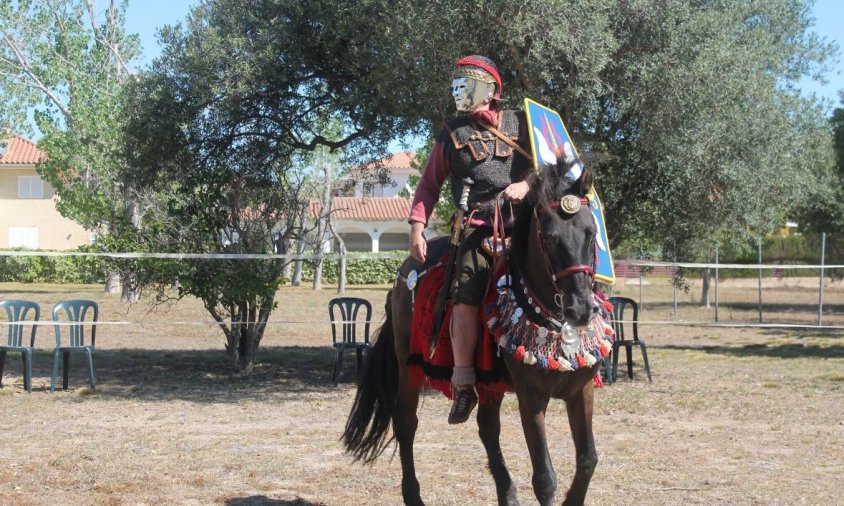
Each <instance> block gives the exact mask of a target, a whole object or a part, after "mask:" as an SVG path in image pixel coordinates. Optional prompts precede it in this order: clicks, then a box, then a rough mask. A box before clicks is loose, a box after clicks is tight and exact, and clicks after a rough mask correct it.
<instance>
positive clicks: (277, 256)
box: [0, 251, 407, 261]
mask: <svg viewBox="0 0 844 506" xmlns="http://www.w3.org/2000/svg"><path fill="white" fill-rule="evenodd" d="M0 257H103V258H162V259H171V260H290V261H297V260H319V259H322V260H339V259H341V258H345V259H346V260H369V259H380V258H398V259H401V258H405V257H407V253H405V252H403V251H395V252H392V251H387V252H383V253H381V252H379V253H364V252H360V253H347V254H346V255H341V254H339V253H325V254H322V255H317V254H308V255H290V254H287V253H135V252H129V253H85V252H80V251H0Z"/></svg>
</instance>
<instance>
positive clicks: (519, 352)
mask: <svg viewBox="0 0 844 506" xmlns="http://www.w3.org/2000/svg"><path fill="white" fill-rule="evenodd" d="M513 358H515V359H516V360H518V361H519V362H521V361H522V360H524V358H525V347H524V346H519V347H518V348H516V351H515V352H513Z"/></svg>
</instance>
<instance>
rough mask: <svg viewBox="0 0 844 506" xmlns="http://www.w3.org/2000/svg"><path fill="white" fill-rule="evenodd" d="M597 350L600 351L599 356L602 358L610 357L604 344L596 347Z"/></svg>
mask: <svg viewBox="0 0 844 506" xmlns="http://www.w3.org/2000/svg"><path fill="white" fill-rule="evenodd" d="M598 349H600V350H601V356H602V357H604V358H607V357H609V356H610V350H609V348H607V345H606V344H604V343H601V345H600V346H598Z"/></svg>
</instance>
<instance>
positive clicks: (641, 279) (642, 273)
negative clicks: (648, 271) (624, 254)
mask: <svg viewBox="0 0 844 506" xmlns="http://www.w3.org/2000/svg"><path fill="white" fill-rule="evenodd" d="M644 284H645V268H644V267H641V266H640V267H639V311H641V310H643V309H644V306H643V305H642V303H643V302H644V301H643V300H642V293H643V289H642V286H643V285H644Z"/></svg>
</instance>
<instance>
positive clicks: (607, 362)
mask: <svg viewBox="0 0 844 506" xmlns="http://www.w3.org/2000/svg"><path fill="white" fill-rule="evenodd" d="M603 362H604V374H605V375H606V377H607V385H612V364H610V357H607V358H605V359H603Z"/></svg>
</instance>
